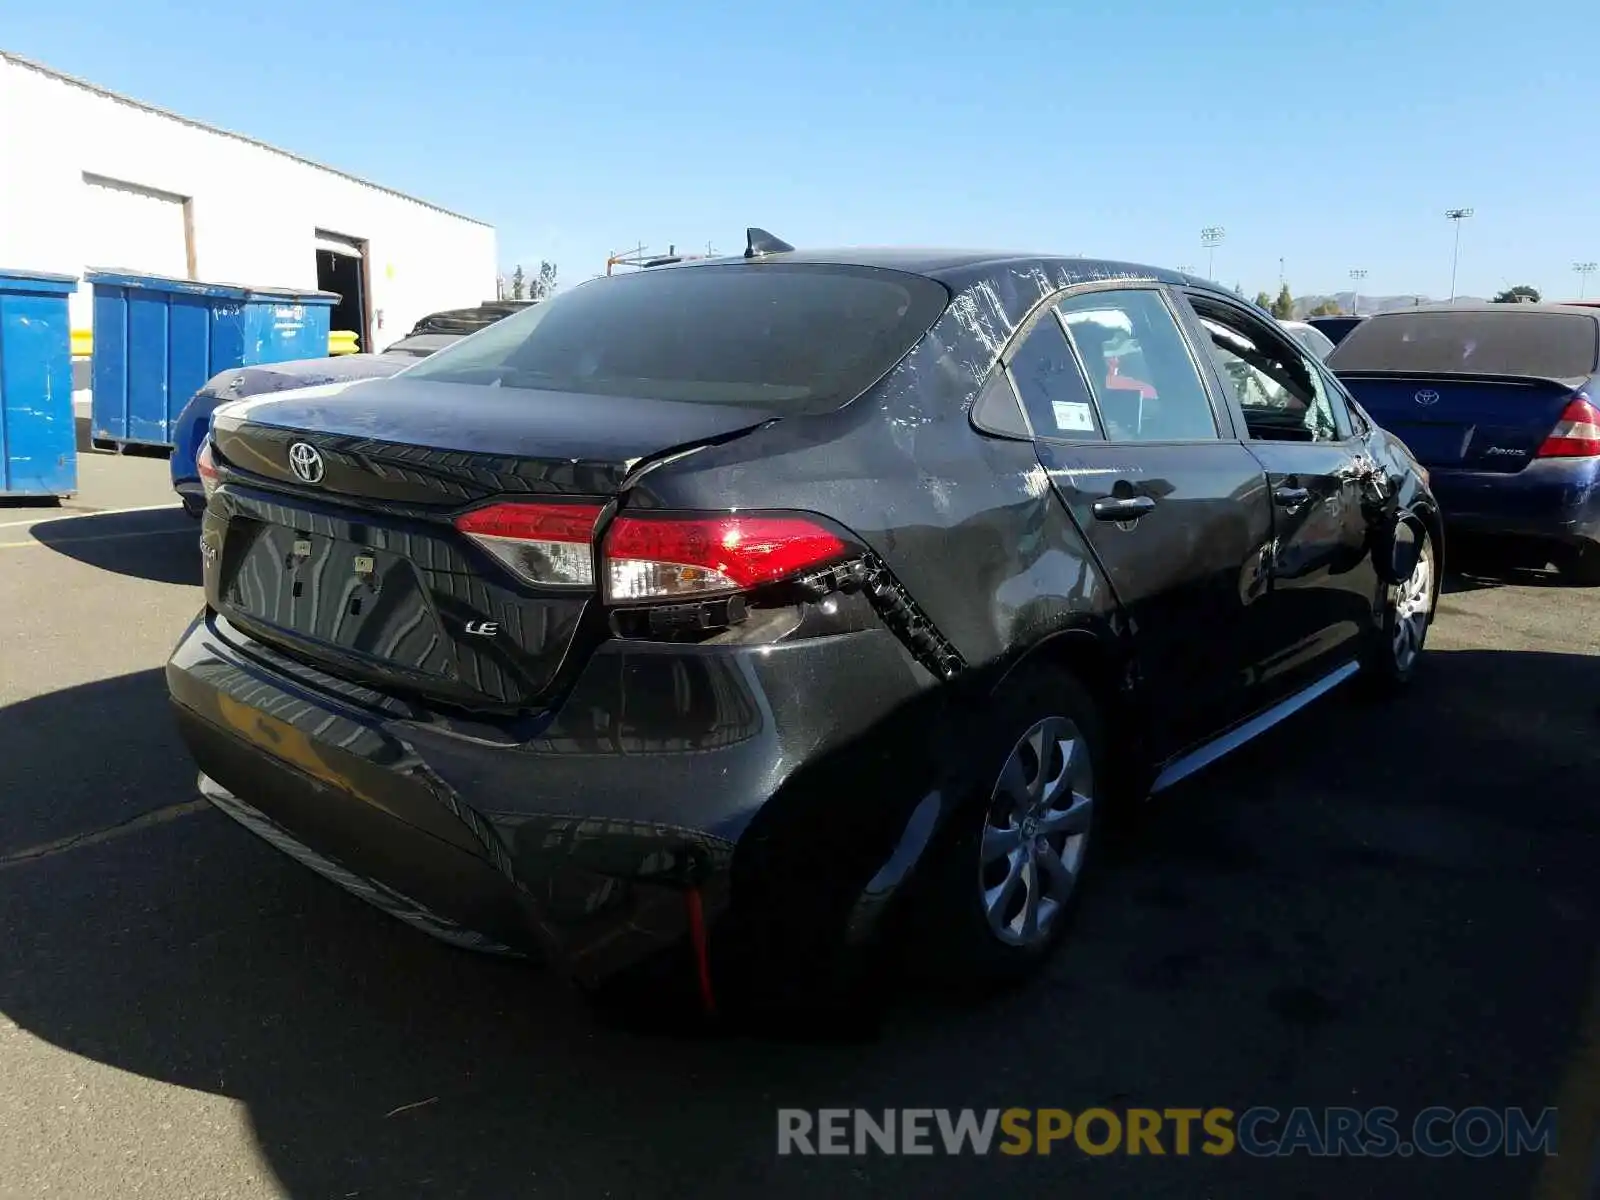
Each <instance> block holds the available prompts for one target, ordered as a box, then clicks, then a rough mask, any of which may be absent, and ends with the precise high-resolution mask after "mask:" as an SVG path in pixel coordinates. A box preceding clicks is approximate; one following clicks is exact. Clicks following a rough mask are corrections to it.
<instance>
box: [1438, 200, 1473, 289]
mask: <svg viewBox="0 0 1600 1200" xmlns="http://www.w3.org/2000/svg"><path fill="white" fill-rule="evenodd" d="M1444 215H1445V216H1446V217H1448V218H1449V219H1450V220H1452V221H1454V222H1455V225H1456V248H1455V250H1454V252H1452V254H1451V255H1450V299H1452V300H1454V299H1455V298H1456V265H1457V264H1458V263H1459V262H1460V261H1461V222H1463V221H1465V220H1466V219H1467V218H1468V217H1470V216H1471V215H1472V210H1471V209H1470V208H1447V209H1445V210H1444Z"/></svg>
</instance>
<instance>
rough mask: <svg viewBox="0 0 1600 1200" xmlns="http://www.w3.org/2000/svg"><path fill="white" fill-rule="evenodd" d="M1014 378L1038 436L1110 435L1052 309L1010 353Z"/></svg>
mask: <svg viewBox="0 0 1600 1200" xmlns="http://www.w3.org/2000/svg"><path fill="white" fill-rule="evenodd" d="M1009 366H1010V369H1011V379H1012V382H1013V383H1015V384H1016V387H1017V395H1019V396H1020V397H1022V403H1023V405H1024V406H1026V408H1027V410H1028V421H1029V422H1030V423H1031V424H1032V425H1033V431H1034V433H1035V434H1037V435H1038V436H1039V437H1047V438H1062V439H1065V440H1067V441H1078V440H1083V441H1096V440H1098V439H1100V438H1102V437H1104V436H1105V434H1104V433H1103V432H1102V430H1101V428H1100V417H1099V414H1097V413H1096V412H1095V409H1094V398H1093V397H1092V396H1090V395H1089V387H1088V385H1087V384H1086V383H1085V382H1084V380H1083V373H1082V372H1081V371H1080V370H1079V368H1078V360H1077V359H1076V358H1074V357H1073V356H1072V348H1071V347H1070V346H1069V345H1067V337H1066V334H1064V333H1062V332H1061V323H1060V322H1059V321H1057V320H1056V318H1055V315H1054V314H1053V313H1046V314H1045V315H1044V319H1043V320H1042V321H1040V322H1039V323H1038V324H1037V325H1035V326H1034V327H1033V332H1032V333H1030V334H1028V336H1027V337H1026V338H1024V339H1023V342H1022V344H1021V345H1020V346H1018V347H1017V349H1016V350H1015V351H1014V352H1013V353H1012V355H1011V361H1010V364H1009Z"/></svg>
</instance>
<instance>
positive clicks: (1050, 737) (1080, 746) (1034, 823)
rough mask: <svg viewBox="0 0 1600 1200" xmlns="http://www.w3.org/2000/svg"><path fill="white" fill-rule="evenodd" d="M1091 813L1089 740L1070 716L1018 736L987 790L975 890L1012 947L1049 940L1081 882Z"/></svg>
mask: <svg viewBox="0 0 1600 1200" xmlns="http://www.w3.org/2000/svg"><path fill="white" fill-rule="evenodd" d="M1093 811H1094V772H1093V766H1092V764H1091V763H1090V761H1089V746H1088V743H1087V742H1086V741H1085V740H1084V738H1083V735H1082V733H1081V731H1080V730H1079V729H1078V727H1077V726H1076V725H1075V724H1074V723H1073V722H1072V721H1070V720H1068V719H1067V718H1065V717H1047V718H1045V719H1044V720H1042V721H1039V722H1037V723H1035V724H1034V725H1033V726H1032V727H1031V728H1030V729H1029V730H1028V731H1027V732H1026V733H1024V734H1023V735H1022V737H1021V738H1020V739H1018V741H1017V743H1016V745H1015V746H1014V747H1013V748H1012V750H1011V754H1010V755H1009V757H1007V759H1006V763H1005V766H1004V767H1003V768H1002V769H1001V771H1000V777H999V778H998V779H997V780H996V781H995V785H994V790H993V791H992V792H991V793H990V801H989V809H988V818H987V820H986V821H985V823H984V828H983V840H982V842H981V844H980V847H981V848H980V851H979V858H980V863H979V872H978V889H979V898H980V900H981V902H982V904H983V910H984V914H985V916H986V917H987V918H988V922H989V928H990V930H991V931H992V932H993V933H994V935H995V936H996V937H997V938H999V939H1000V940H1001V941H1002V942H1005V943H1006V944H1008V945H1012V946H1037V945H1040V944H1043V943H1044V942H1047V941H1048V940H1049V938H1050V936H1051V933H1052V931H1053V929H1054V926H1055V924H1056V921H1057V920H1058V919H1059V917H1060V916H1061V913H1062V911H1063V910H1064V909H1065V907H1066V904H1067V901H1068V900H1069V899H1070V898H1071V896H1072V893H1073V891H1074V890H1075V889H1076V888H1077V886H1078V878H1079V875H1080V874H1081V872H1082V867H1083V861H1084V852H1085V850H1086V849H1087V845H1088V840H1089V827H1090V820H1091V817H1092V815H1093Z"/></svg>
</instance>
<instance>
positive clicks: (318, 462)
mask: <svg viewBox="0 0 1600 1200" xmlns="http://www.w3.org/2000/svg"><path fill="white" fill-rule="evenodd" d="M289 469H290V470H291V471H293V472H294V477H295V478H296V479H298V480H300V482H301V483H321V482H322V472H323V465H322V453H321V451H319V450H318V449H317V448H316V447H315V446H313V445H312V444H311V443H310V442H295V443H294V444H293V445H292V446H290V447H289Z"/></svg>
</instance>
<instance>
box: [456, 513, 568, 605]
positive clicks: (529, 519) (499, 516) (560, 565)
mask: <svg viewBox="0 0 1600 1200" xmlns="http://www.w3.org/2000/svg"><path fill="white" fill-rule="evenodd" d="M599 517H600V505H598V504H537V503H531V504H525V503H508V504H491V505H489V506H488V507H487V508H475V509H473V510H472V511H471V512H468V513H462V514H461V515H460V516H459V517H457V518H456V522H455V524H456V528H457V529H459V530H460V531H461V532H462V533H464V534H466V535H467V536H468V537H470V538H471V539H472V540H473V541H474V542H476V543H477V544H478V545H480V546H482V547H483V548H484V549H485V550H487V551H488V552H489V553H490V554H492V555H494V556H495V558H497V559H499V560H500V561H501V562H502V563H504V564H505V565H506V566H507V567H508V568H510V569H511V571H512V573H513V574H515V575H517V576H518V577H519V578H521V579H525V580H527V581H528V582H529V583H536V584H540V585H544V586H550V587H593V586H594V549H593V540H594V524H595V522H596V521H597V520H598V519H599Z"/></svg>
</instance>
